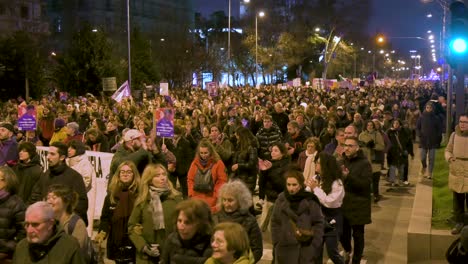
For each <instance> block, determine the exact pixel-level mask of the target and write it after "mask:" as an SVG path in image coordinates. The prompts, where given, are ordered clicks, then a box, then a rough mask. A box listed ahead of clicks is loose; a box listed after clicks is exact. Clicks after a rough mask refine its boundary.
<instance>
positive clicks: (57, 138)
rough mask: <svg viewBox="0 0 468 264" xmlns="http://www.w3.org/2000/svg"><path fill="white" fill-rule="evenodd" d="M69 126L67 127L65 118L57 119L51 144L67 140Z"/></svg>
mask: <svg viewBox="0 0 468 264" xmlns="http://www.w3.org/2000/svg"><path fill="white" fill-rule="evenodd" d="M67 137H68V135H67V128H66V127H65V120H63V119H61V118H57V119H55V122H54V133H53V134H52V138H51V139H50V142H49V144H50V145H52V144H53V143H54V142H62V143H63V142H65V140H66V139H67Z"/></svg>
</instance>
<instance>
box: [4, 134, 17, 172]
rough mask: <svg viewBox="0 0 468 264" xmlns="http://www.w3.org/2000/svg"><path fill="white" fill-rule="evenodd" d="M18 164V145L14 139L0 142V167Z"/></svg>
mask: <svg viewBox="0 0 468 264" xmlns="http://www.w3.org/2000/svg"><path fill="white" fill-rule="evenodd" d="M17 162H18V143H17V142H16V140H15V139H14V138H10V139H7V140H2V141H1V142H0V166H4V165H8V166H14V165H16V163H17Z"/></svg>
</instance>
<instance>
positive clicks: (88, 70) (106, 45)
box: [53, 24, 117, 95]
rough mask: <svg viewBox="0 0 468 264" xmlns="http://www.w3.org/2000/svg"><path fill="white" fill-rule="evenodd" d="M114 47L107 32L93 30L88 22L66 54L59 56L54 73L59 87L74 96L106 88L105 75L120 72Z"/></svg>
mask: <svg viewBox="0 0 468 264" xmlns="http://www.w3.org/2000/svg"><path fill="white" fill-rule="evenodd" d="M112 50H113V46H112V43H111V41H110V40H109V39H108V38H107V36H106V35H105V34H104V32H102V31H97V32H93V31H92V27H91V26H90V25H88V24H86V25H84V26H83V27H82V28H81V29H80V30H79V31H78V32H76V33H75V34H74V35H73V37H72V41H71V44H70V47H69V48H68V49H67V50H66V51H65V53H64V54H58V55H57V56H56V60H57V64H56V67H55V68H54V74H53V76H54V79H55V81H56V83H57V84H58V86H59V88H60V89H61V90H65V91H68V92H70V93H71V94H73V95H83V94H86V93H93V94H98V93H99V92H100V91H102V86H101V78H104V77H112V76H115V75H116V73H117V65H116V64H115V62H114V61H113V59H112Z"/></svg>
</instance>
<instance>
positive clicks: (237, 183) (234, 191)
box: [218, 180, 252, 210]
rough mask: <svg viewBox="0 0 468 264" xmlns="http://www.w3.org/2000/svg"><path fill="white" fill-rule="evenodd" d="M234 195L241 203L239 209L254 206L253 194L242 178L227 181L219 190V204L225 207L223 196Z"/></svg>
mask: <svg viewBox="0 0 468 264" xmlns="http://www.w3.org/2000/svg"><path fill="white" fill-rule="evenodd" d="M225 194H229V195H232V196H233V197H234V198H235V199H236V200H237V203H238V204H239V210H248V209H249V208H250V207H251V206H252V194H251V193H250V190H249V188H247V186H246V185H245V183H244V182H242V181H241V180H232V181H229V182H227V183H225V184H224V185H223V186H222V187H221V189H220V190H219V195H218V204H219V205H220V208H223V196H224V195H225Z"/></svg>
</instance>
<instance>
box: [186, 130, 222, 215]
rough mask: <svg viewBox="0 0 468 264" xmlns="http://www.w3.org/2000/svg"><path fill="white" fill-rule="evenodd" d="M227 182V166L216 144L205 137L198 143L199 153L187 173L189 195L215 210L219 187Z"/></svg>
mask: <svg viewBox="0 0 468 264" xmlns="http://www.w3.org/2000/svg"><path fill="white" fill-rule="evenodd" d="M226 182H227V174H226V168H225V166H224V164H223V161H222V160H221V158H220V156H219V155H218V153H217V152H216V151H215V148H214V146H213V145H212V144H211V143H210V142H209V141H208V140H205V139H202V140H201V141H200V144H198V149H197V154H196V156H195V159H194V160H193V161H192V164H191V165H190V169H189V171H188V174H187V183H188V196H189V197H190V198H195V199H201V200H204V201H205V202H206V203H207V204H208V205H209V206H210V207H211V210H212V211H213V212H216V211H217V210H218V208H216V201H217V199H218V195H219V189H220V188H221V186H222V185H223V184H224V183H226Z"/></svg>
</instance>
